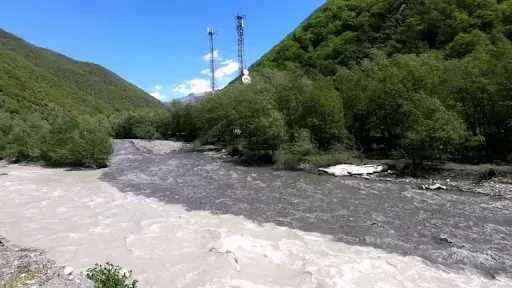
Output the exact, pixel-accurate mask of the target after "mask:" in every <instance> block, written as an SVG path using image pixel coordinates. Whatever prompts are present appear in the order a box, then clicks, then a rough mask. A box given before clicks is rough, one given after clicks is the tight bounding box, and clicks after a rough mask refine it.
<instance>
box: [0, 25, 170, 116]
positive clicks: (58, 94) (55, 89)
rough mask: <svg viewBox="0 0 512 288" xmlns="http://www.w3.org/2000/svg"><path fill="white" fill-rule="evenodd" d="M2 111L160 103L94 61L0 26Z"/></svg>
mask: <svg viewBox="0 0 512 288" xmlns="http://www.w3.org/2000/svg"><path fill="white" fill-rule="evenodd" d="M0 95H1V97H0V110H1V111H6V112H9V113H13V114H22V115H31V114H34V113H39V114H41V115H43V116H44V117H47V115H52V114H55V113H59V112H73V113H76V114H81V115H99V114H104V115H107V116H108V115H110V114H112V113H114V112H120V111H134V110H137V109H141V108H160V107H163V105H162V104H161V103H160V102H159V101H158V100H156V99H155V98H153V97H151V96H150V95H148V94H147V93H145V92H144V91H142V90H141V89H139V88H138V87H136V86H135V85H132V84H130V83H128V82H127V81H125V80H123V79H122V78H121V77H119V76H117V75H116V74H114V73H112V72H111V71H109V70H107V69H105V68H103V67H101V66H99V65H96V64H92V63H86V62H79V61H75V60H73V59H70V58H68V57H66V56H64V55H61V54H58V53H56V52H53V51H50V50H47V49H43V48H39V47H36V46H33V45H31V44H30V43H27V42H25V41H24V40H22V39H20V38H18V37H16V36H15V35H13V34H10V33H8V32H6V31H4V30H2V29H0Z"/></svg>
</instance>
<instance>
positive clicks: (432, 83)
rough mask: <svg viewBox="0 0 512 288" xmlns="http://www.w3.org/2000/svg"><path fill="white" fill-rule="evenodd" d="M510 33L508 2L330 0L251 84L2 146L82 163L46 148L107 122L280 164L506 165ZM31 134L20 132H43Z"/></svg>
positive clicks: (108, 132) (107, 127)
mask: <svg viewBox="0 0 512 288" xmlns="http://www.w3.org/2000/svg"><path fill="white" fill-rule="evenodd" d="M511 39H512V0H508V1H501V2H497V1H495V0H477V1H465V0H462V1H454V0H368V1H355V0H330V1H328V2H326V3H325V4H324V5H323V6H321V7H320V8H319V9H318V10H316V11H315V12H314V13H313V14H312V15H311V16H310V17H308V18H307V19H306V20H305V21H304V22H303V23H302V24H301V25H300V26H299V27H298V28H297V29H296V30H295V31H293V32H292V33H290V34H289V35H288V36H287V37H286V38H285V39H284V40H283V41H282V42H281V43H279V44H278V45H276V46H275V47H274V48H273V49H271V50H270V51H269V52H268V53H267V54H266V55H264V56H263V57H262V58H261V59H260V60H259V61H257V62H256V63H254V65H253V66H252V67H251V68H250V70H251V75H252V76H253V83H252V84H250V85H242V84H241V83H240V81H238V79H237V80H236V81H233V82H232V83H231V84H230V85H228V87H226V88H224V89H223V90H221V91H217V92H216V93H214V94H209V95H206V96H204V97H202V99H201V100H199V101H197V102H195V103H186V104H185V103H181V102H179V101H173V102H172V103H171V105H170V108H169V109H164V110H162V109H160V108H158V107H151V106H150V105H146V104H145V106H146V107H147V109H148V110H145V111H143V112H137V111H132V112H129V113H127V112H124V111H120V110H118V109H116V108H111V109H109V110H108V112H106V113H104V112H102V113H99V114H102V115H104V116H100V117H96V118H95V119H90V120H88V121H84V120H79V121H75V122H73V121H71V122H69V121H54V120H51V121H54V122H55V124H52V123H49V124H44V125H43V124H42V123H41V122H38V121H36V120H34V121H32V120H30V119H29V120H27V121H24V122H25V123H28V124H26V125H28V127H29V128H26V130H27V131H32V132H30V133H33V132H34V131H48V132H45V133H49V134H45V135H46V136H44V137H42V138H41V139H43V140H41V141H39V142H37V141H36V142H37V143H50V144H45V145H49V146H44V145H43V146H44V147H49V148H44V147H43V148H41V149H32V150H33V151H38V152H37V153H35V154H34V153H32V154H30V153H29V154H27V153H25V154H23V153H21V152H20V151H27V149H28V148H26V147H22V148H19V149H21V150H20V151H17V152H16V151H15V152H12V151H13V147H14V148H16V149H18V147H20V146H16V145H14V146H13V145H12V143H15V142H16V140H15V139H17V138H16V137H18V136H16V135H18V134H16V133H21V134H20V135H25V134H23V133H29V132H27V131H25V130H23V131H18V132H16V133H14V132H13V131H16V129H17V128H16V127H17V126H16V125H11V126H9V127H7V128H5V127H6V125H4V126H5V127H0V133H4V135H7V134H9V135H11V138H12V139H14V140H12V139H11V138H9V137H7V138H5V139H8V140H7V142H6V141H5V140H4V141H3V142H0V151H5V152H4V153H3V155H7V156H8V158H11V159H16V158H27V157H28V158H30V156H29V155H33V154H34V155H39V156H38V157H39V159H43V160H44V159H48V160H44V161H45V162H47V163H52V161H51V159H56V160H55V161H54V162H56V163H64V164H66V163H67V164H76V165H83V164H84V163H89V162H94V161H92V160H90V159H88V158H87V157H86V156H85V154H79V151H84V150H86V149H79V150H77V151H76V152H73V148H72V147H74V145H69V146H66V147H67V148H63V149H64V150H65V149H68V150H69V151H70V152H69V153H68V154H71V155H75V154H76V155H78V156H77V158H79V159H82V160H81V162H80V161H75V162H73V161H72V160H70V159H74V158H75V157H70V158H66V157H62V156H61V157H60V158H59V155H58V151H59V150H58V149H56V148H54V147H53V146H55V145H57V144H58V143H66V141H68V142H69V141H82V140H80V139H82V136H81V135H85V134H80V133H82V132H80V131H81V130H84V131H89V130H87V129H93V130H95V131H104V132H102V133H103V134H102V135H105V136H104V139H107V138H108V136H111V137H115V138H144V139H159V138H167V137H182V138H184V139H185V140H189V141H195V144H197V145H200V144H207V143H218V144H222V145H224V146H225V147H226V148H227V150H228V151H229V152H230V153H231V154H232V155H236V156H240V157H242V159H245V160H247V161H250V162H260V161H265V162H274V163H277V164H279V165H280V166H281V167H285V168H296V167H299V166H301V165H303V164H309V165H308V166H309V167H318V166H324V165H331V164H338V163H341V162H360V161H363V159H368V158H380V159H405V160H407V161H408V162H410V163H411V167H412V168H415V167H421V166H422V165H423V164H425V163H444V162H446V161H455V162H467V163H484V162H499V163H511V162H512V42H511ZM0 47H1V46H0ZM10 53H11V54H12V53H13V52H10ZM0 55H3V54H0ZM7 55H10V54H7ZM11 62H12V63H16V62H15V61H10V62H6V61H0V64H2V65H3V67H5V66H6V65H5V63H11ZM56 73H57V72H56ZM66 75H68V74H66ZM52 77H55V76H53V75H52ZM79 79H81V78H79ZM98 79H103V77H99V78H98ZM107 79H109V78H108V77H107ZM0 83H2V82H0ZM9 85H11V86H13V87H17V89H19V87H23V86H22V85H21V84H16V82H14V81H10V82H9ZM108 85H110V84H108ZM108 85H107V86H108ZM3 86H5V83H4V84H2V85H0V89H4V88H1V87H3ZM0 93H2V91H0ZM11 93H12V92H11ZM20 93H21V92H20ZM89 93H93V94H92V95H98V94H94V93H95V92H91V91H89ZM109 93H111V92H108V93H107V94H102V95H110V94H109ZM121 94H122V93H121ZM121 94H119V95H121ZM20 97H21V96H20ZM64 98H65V97H64ZM67 99H69V98H67ZM137 99H138V101H143V100H144V98H143V97H141V98H137ZM22 102H23V103H25V102H24V101H22ZM29 103H30V102H29ZM23 105H29V104H26V103H25V104H23ZM30 105H32V104H30ZM111 105H112V106H111V107H118V106H116V105H114V104H113V103H112V104H111ZM133 106H137V105H133ZM133 106H132V107H133ZM139 106H140V105H139ZM143 106H144V105H143ZM2 107H5V105H4V106H2ZM13 107H14V106H13ZM2 109H3V110H6V109H5V108H2ZM90 109H91V110H90V111H89V112H90V113H92V114H94V113H98V111H96V112H94V109H95V108H90ZM100 110H101V109H100ZM8 113H9V115H7V116H9V117H12V115H15V113H16V111H8ZM29 114H30V115H31V116H33V113H29ZM83 114H87V111H84V113H83ZM90 115H91V114H90ZM80 117H82V118H83V117H87V116H80ZM31 121H32V122H31ZM45 121H50V120H46V119H45ZM1 123H3V122H1ZM11 123H13V122H12V121H11ZM67 123H71V124H67ZM73 123H74V124H73ZM1 125H2V124H0V126H1ZM69 125H75V127H78V128H71V126H69ZM32 126H33V127H36V129H31V128H30V127H32ZM66 129H67V130H66ZM18 130H19V128H18ZM71 130H73V131H78V132H74V133H75V134H73V133H70V134H71V136H69V137H70V138H66V139H67V140H66V139H64V140H59V141H58V143H56V142H52V141H56V140H54V138H55V136H51V135H60V134H59V133H63V132H62V131H71ZM2 131H3V132H2ZM59 131H60V132H59ZM51 133H54V134H51ZM98 133H99V132H98ZM12 135H14V136H12ZM73 135H74V136H73ZM19 137H21V136H19ZM23 137H25V136H23ZM34 137H35V138H34ZM34 137H32V136H30V137H28V138H30V139H38V138H37V137H40V136H38V135H34ZM73 137H74V138H73ZM9 139H11V140H9ZM9 141H11V142H9ZM36 142H34V143H36ZM85 142H88V141H87V140H85ZM104 142H107V140H105V141H104ZM9 143H11V144H9ZM2 145H3V146H2ZM26 145H28V144H26ZM61 145H63V144H61ZM76 145H81V144H76ZM2 147H4V148H2ZM6 147H7V148H6ZM9 147H11V148H9ZM57 147H58V146H57ZM79 147H80V146H79ZM95 147H96V146H95ZM97 147H100V146H98V145H97ZM50 148H51V149H50ZM2 149H3V150H2ZM52 149H54V150H52ZM102 149H103V148H102ZM108 149H111V147H110V146H108V147H107V145H105V149H104V152H105V153H103V154H102V155H106V154H107V153H109V151H110V150H108ZM14 150H15V149H14ZM29 150H30V149H29ZM93 150H94V149H93ZM93 150H91V151H93ZM0 153H1V152H0ZM73 153H75V154H73ZM77 153H78V154H77ZM65 154H66V153H65ZM16 155H25V156H23V157H16ZM27 155H28V156H27ZM4 157H6V156H4ZM45 157H46V158H45ZM104 158H105V157H104ZM107 158H108V157H107ZM59 159H61V160H59ZM62 159H64V160H62ZM99 162H101V161H99ZM103 162H104V161H103ZM67 164H66V165H67ZM96 166H98V165H96Z"/></svg>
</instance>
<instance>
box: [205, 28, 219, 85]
mask: <svg viewBox="0 0 512 288" xmlns="http://www.w3.org/2000/svg"><path fill="white" fill-rule="evenodd" d="M216 34H217V33H216V32H214V31H213V28H208V29H207V35H208V38H209V39H210V77H211V78H210V85H211V89H212V93H213V92H215V50H214V48H213V36H214V35H216Z"/></svg>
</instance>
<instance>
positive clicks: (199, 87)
mask: <svg viewBox="0 0 512 288" xmlns="http://www.w3.org/2000/svg"><path fill="white" fill-rule="evenodd" d="M210 90H211V89H210V81H208V80H206V79H202V78H196V79H192V80H190V81H187V82H185V83H183V84H180V85H178V86H176V87H174V88H173V89H172V91H173V92H177V93H180V94H184V95H188V94H190V93H203V92H205V91H210Z"/></svg>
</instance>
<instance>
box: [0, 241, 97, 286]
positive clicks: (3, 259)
mask: <svg viewBox="0 0 512 288" xmlns="http://www.w3.org/2000/svg"><path fill="white" fill-rule="evenodd" d="M0 287H6V288H18V287H19V288H21V287H23V288H24V287H29V288H38V287H47V288H88V287H92V285H91V283H90V282H89V280H88V279H87V278H86V276H85V275H84V273H77V272H75V271H73V268H71V267H64V266H58V265H56V263H55V261H53V260H51V259H49V258H48V257H47V255H46V252H45V251H43V250H41V249H38V248H28V247H20V246H18V245H16V244H14V243H12V242H11V241H9V240H8V239H6V238H4V237H2V236H0Z"/></svg>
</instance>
